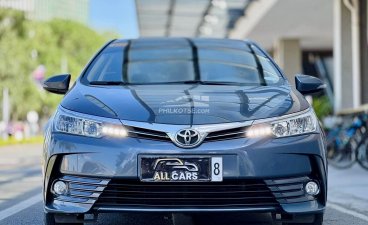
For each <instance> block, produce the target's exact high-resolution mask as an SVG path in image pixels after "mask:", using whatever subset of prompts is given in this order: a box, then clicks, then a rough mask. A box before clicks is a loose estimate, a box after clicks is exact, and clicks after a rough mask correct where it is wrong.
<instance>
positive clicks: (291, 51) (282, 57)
mask: <svg viewBox="0 0 368 225" xmlns="http://www.w3.org/2000/svg"><path fill="white" fill-rule="evenodd" d="M273 57H274V59H275V61H276V62H277V64H278V65H279V66H280V67H281V68H282V70H283V71H284V73H285V75H286V76H287V78H288V80H289V82H290V83H291V84H292V85H295V75H296V74H298V73H301V72H302V51H301V47H300V41H299V39H286V38H285V39H280V40H278V41H277V42H276V43H275V46H274V54H273Z"/></svg>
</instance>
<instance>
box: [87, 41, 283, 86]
mask: <svg viewBox="0 0 368 225" xmlns="http://www.w3.org/2000/svg"><path fill="white" fill-rule="evenodd" d="M229 43H233V44H232V45H231V44H229ZM83 79H85V80H87V81H88V82H93V83H96V81H97V82H99V81H100V82H106V81H109V82H110V81H116V82H124V83H127V84H155V83H177V82H179V83H180V82H188V81H204V82H207V81H209V82H224V83H239V84H244V85H270V84H277V83H279V82H281V80H282V78H281V75H280V74H279V72H278V70H277V69H276V68H275V66H274V65H273V63H272V62H271V61H270V60H269V59H268V58H267V57H266V56H265V55H264V54H263V53H262V52H261V51H259V49H257V47H255V46H250V45H248V44H246V43H245V42H242V41H229V40H211V41H206V40H203V39H198V40H193V41H190V40H187V39H166V40H162V39H161V40H160V39H159V40H155V39H152V40H144V39H143V40H142V39H138V40H132V41H130V42H128V41H115V42H113V43H111V44H110V45H109V46H108V47H106V48H105V49H104V51H103V52H102V53H100V54H99V56H98V57H97V58H96V59H95V60H94V61H93V63H92V64H91V66H89V68H88V70H87V72H86V74H85V76H84V78H83Z"/></svg>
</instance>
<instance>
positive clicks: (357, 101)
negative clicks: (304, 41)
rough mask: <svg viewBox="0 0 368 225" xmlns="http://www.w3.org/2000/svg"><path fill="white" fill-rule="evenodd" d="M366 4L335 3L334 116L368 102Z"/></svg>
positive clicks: (351, 0)
mask: <svg viewBox="0 0 368 225" xmlns="http://www.w3.org/2000/svg"><path fill="white" fill-rule="evenodd" d="M366 4H367V3H366V0H334V76H335V77H334V93H335V101H334V102H335V106H334V108H335V112H338V111H339V110H341V109H344V108H356V107H358V106H360V105H361V104H362V103H367V102H368V93H367V92H368V88H367V85H368V74H367V65H366V64H367V62H366V61H367V55H368V51H367V11H366V8H367V5H366Z"/></svg>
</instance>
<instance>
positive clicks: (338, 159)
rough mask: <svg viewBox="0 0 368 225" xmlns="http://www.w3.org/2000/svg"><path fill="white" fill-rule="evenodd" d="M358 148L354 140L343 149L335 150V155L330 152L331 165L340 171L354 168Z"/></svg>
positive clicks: (329, 160)
mask: <svg viewBox="0 0 368 225" xmlns="http://www.w3.org/2000/svg"><path fill="white" fill-rule="evenodd" d="M356 147H357V143H356V141H355V140H354V139H352V140H350V141H349V142H348V143H347V144H346V145H345V146H344V147H343V148H341V149H335V150H334V153H333V155H332V154H331V152H330V154H331V155H330V157H329V158H328V162H329V164H330V165H331V166H333V167H336V168H338V169H346V168H349V167H351V166H353V165H354V163H355V161H356V151H355V150H356Z"/></svg>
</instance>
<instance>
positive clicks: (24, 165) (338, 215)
mask: <svg viewBox="0 0 368 225" xmlns="http://www.w3.org/2000/svg"><path fill="white" fill-rule="evenodd" d="M40 155H41V146H40V145H22V146H12V147H5V148H4V147H3V148H0V224H1V225H13V224H14V225H18V224H32V225H37V224H42V204H41V166H40ZM367 187H368V171H364V170H363V169H361V168H359V167H358V166H355V167H353V168H351V169H349V170H336V169H333V168H330V171H329V204H328V208H327V211H326V214H325V223H324V224H325V225H347V224H349V225H367V224H368V195H367V194H366V191H367V190H368V189H367ZM229 220H231V221H229ZM97 224H127V225H133V224H135V225H145V224H147V225H156V224H157V225H171V224H172V221H171V219H168V218H167V216H165V215H153V214H148V215H147V214H133V215H126V214H102V215H101V216H100V217H99V220H98V222H97ZM196 224H211V225H216V224H218V225H224V224H232V225H236V224H239V225H240V224H242V225H245V224H247V225H260V224H264V225H266V224H271V222H270V216H269V215H267V214H264V215H263V214H261V215H259V214H247V215H246V216H245V217H243V218H240V217H238V216H231V217H230V218H229V217H224V216H223V215H221V214H216V215H206V216H205V217H203V219H202V220H200V221H197V222H196Z"/></svg>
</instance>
